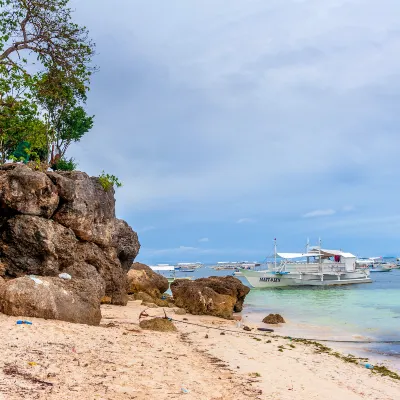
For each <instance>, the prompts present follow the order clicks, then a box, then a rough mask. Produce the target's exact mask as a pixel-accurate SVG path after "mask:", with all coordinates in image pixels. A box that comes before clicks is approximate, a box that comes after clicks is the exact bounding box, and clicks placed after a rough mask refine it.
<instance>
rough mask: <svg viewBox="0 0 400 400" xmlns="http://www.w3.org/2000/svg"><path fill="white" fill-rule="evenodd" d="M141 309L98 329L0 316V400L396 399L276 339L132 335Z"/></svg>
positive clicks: (354, 370) (193, 332) (358, 373)
mask: <svg viewBox="0 0 400 400" xmlns="http://www.w3.org/2000/svg"><path fill="white" fill-rule="evenodd" d="M142 309H143V307H141V306H139V304H138V303H137V302H130V303H129V304H128V307H115V306H104V307H103V321H102V326H100V327H89V326H85V325H75V324H68V323H64V322H59V321H45V320H41V319H29V320H31V321H32V322H33V325H32V326H27V325H16V324H15V322H16V320H17V318H13V317H6V316H4V315H0V330H2V335H1V337H2V341H1V344H0V349H1V365H0V399H1V398H4V399H25V398H26V399H57V400H58V399H60V400H61V399H62V400H69V399H71V400H72V399H73V400H80V399H99V400H105V399H110V400H111V399H115V400H119V399H138V400H142V399H150V400H151V399H154V400H163V399H188V400H202V399H204V400H217V399H219V400H231V399H232V400H234V399H274V400H285V399H291V400H300V399H301V400H302V399H304V400H306V399H307V400H313V399H320V400H325V399H326V400H330V399H332V400H333V399H335V400H336V399H340V400H347V399H349V400H353V399H371V400H372V399H376V400H398V399H400V381H394V380H392V379H390V378H385V377H381V376H377V375H374V374H372V373H371V371H369V370H367V369H366V368H365V367H363V366H358V365H352V364H348V363H344V362H342V361H341V360H338V359H336V358H334V357H332V356H329V355H326V354H315V351H314V349H313V348H312V347H310V346H306V345H303V344H297V343H296V344H295V346H296V347H295V348H293V349H291V348H290V347H289V346H288V344H289V341H288V340H285V339H278V340H275V339H272V343H266V341H267V340H268V338H267V337H265V338H264V337H258V338H261V339H262V340H261V341H257V340H255V339H254V338H252V336H253V335H252V334H250V335H242V334H239V333H233V334H232V333H226V334H225V335H221V334H220V331H217V330H213V329H207V328H200V327H197V326H194V325H187V324H183V323H176V326H177V328H178V330H179V332H178V333H157V332H150V331H140V329H139V328H138V326H137V324H138V315H139V313H140V311H141V310H142ZM166 310H167V312H168V314H169V316H171V317H173V318H175V319H179V320H182V319H183V318H187V319H188V321H187V322H192V323H200V324H205V325H208V326H215V327H220V326H222V327H226V328H227V329H232V330H236V331H238V332H243V331H242V330H239V329H238V328H236V327H235V323H234V322H230V321H223V320H219V319H217V318H212V317H198V316H192V315H187V316H176V315H174V314H173V313H171V310H169V309H166ZM148 313H149V314H151V315H161V313H162V309H149V310H148ZM109 323H112V324H114V325H115V326H112V327H105V325H107V324H109ZM206 334H208V338H205V335H206ZM279 345H284V347H285V348H286V350H284V351H283V352H279V351H278V346H279ZM289 349H290V350H289ZM30 362H34V363H36V364H37V365H29V363H30ZM237 367H239V368H237ZM13 371H14V373H13ZM5 372H6V373H5ZM24 373H25V374H27V375H25V377H24V376H22V375H21V374H24ZM251 373H258V374H260V375H261V376H260V377H257V376H255V375H254V377H252V376H250V375H249V374H251ZM32 378H36V379H39V380H42V381H44V382H47V383H48V384H41V383H38V382H33V381H32ZM49 384H51V385H49ZM182 388H184V389H187V390H188V391H189V393H183V392H182Z"/></svg>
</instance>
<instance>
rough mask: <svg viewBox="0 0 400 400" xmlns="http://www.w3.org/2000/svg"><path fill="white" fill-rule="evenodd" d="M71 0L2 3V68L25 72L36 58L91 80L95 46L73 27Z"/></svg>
mask: <svg viewBox="0 0 400 400" xmlns="http://www.w3.org/2000/svg"><path fill="white" fill-rule="evenodd" d="M68 2H69V0H0V7H1V8H0V64H2V65H7V66H15V67H17V68H18V69H21V70H24V71H26V65H27V63H28V61H27V58H26V57H25V58H23V53H25V54H26V55H28V54H29V53H31V54H33V55H34V56H35V57H36V59H37V60H38V61H39V62H40V64H41V65H42V66H43V67H45V68H49V67H51V66H57V67H58V68H60V69H62V70H63V71H64V73H65V75H66V76H68V77H74V76H79V77H80V78H81V79H82V80H84V81H85V80H88V78H89V76H90V69H89V68H88V65H89V64H90V62H91V58H92V56H93V53H94V44H93V42H92V41H91V40H90V39H89V38H88V32H87V30H86V28H85V27H80V26H78V25H77V24H74V23H72V17H71V13H72V11H71V9H70V8H68V7H67V5H68Z"/></svg>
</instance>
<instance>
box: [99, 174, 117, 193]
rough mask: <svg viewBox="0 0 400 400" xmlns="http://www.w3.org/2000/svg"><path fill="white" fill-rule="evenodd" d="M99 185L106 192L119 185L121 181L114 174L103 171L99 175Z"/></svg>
mask: <svg viewBox="0 0 400 400" xmlns="http://www.w3.org/2000/svg"><path fill="white" fill-rule="evenodd" d="M99 182H100V185H101V186H102V187H103V189H104V190H105V191H106V192H108V191H109V190H110V189H111V188H112V187H114V186H115V187H117V188H119V187H121V186H122V183H121V182H120V180H119V179H118V178H117V177H116V176H115V175H110V174H106V173H105V172H104V171H103V172H102V174H101V175H100V176H99Z"/></svg>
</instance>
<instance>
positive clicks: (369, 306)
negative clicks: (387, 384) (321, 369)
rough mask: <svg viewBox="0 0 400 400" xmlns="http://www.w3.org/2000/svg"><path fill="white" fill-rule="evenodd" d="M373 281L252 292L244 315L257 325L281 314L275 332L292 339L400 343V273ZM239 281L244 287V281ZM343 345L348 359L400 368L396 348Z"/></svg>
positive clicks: (394, 345)
mask: <svg viewBox="0 0 400 400" xmlns="http://www.w3.org/2000/svg"><path fill="white" fill-rule="evenodd" d="M228 274H230V272H229V271H214V270H212V269H209V268H201V269H199V270H197V271H195V272H194V273H192V274H190V275H191V276H193V277H194V278H198V277H204V276H210V275H219V276H223V275H228ZM187 275H189V274H187ZM371 278H372V279H373V283H370V284H360V285H348V286H338V287H323V288H319V287H309V288H307V287H299V288H281V289H278V288H276V289H264V290H261V289H252V290H251V291H250V293H249V294H248V295H247V297H246V300H245V307H244V311H243V314H244V315H245V317H246V318H247V320H248V321H251V322H253V323H259V324H260V326H261V325H262V323H261V321H262V318H264V317H265V316H266V315H267V314H269V313H279V314H282V315H283V317H284V318H285V319H286V320H287V322H288V323H287V324H285V325H284V326H282V327H280V328H277V331H278V332H280V333H284V334H287V335H289V336H293V337H303V338H315V339H319V338H320V339H336V340H376V341H380V340H385V341H391V340H393V341H400V270H393V271H391V272H384V273H379V272H375V273H372V274H371ZM241 280H242V281H243V283H245V284H246V283H247V281H245V280H244V278H241ZM346 346H347V349H348V350H349V351H348V352H352V354H360V355H361V354H362V355H363V356H364V355H366V354H367V355H368V356H369V357H370V358H371V359H374V357H375V358H376V359H377V360H378V361H383V360H384V361H385V362H387V361H389V362H390V363H391V364H392V365H395V366H396V367H397V368H400V344H398V343H391V344H362V345H343V346H342V347H343V348H346ZM332 347H334V346H332Z"/></svg>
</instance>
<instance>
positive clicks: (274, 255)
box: [274, 238, 276, 269]
mask: <svg viewBox="0 0 400 400" xmlns="http://www.w3.org/2000/svg"><path fill="white" fill-rule="evenodd" d="M274 267H275V269H276V238H275V239H274Z"/></svg>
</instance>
